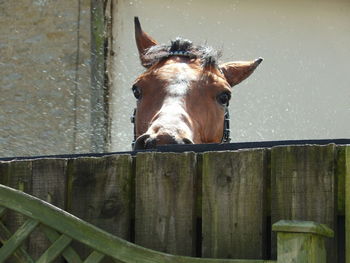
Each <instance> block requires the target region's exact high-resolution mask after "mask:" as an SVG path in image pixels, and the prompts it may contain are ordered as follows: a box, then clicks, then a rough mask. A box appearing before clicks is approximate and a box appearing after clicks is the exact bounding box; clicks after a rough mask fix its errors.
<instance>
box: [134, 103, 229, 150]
mask: <svg viewBox="0 0 350 263" xmlns="http://www.w3.org/2000/svg"><path fill="white" fill-rule="evenodd" d="M135 117H136V108H135V109H134V111H133V114H132V116H131V117H130V121H131V123H132V124H134V139H133V141H132V143H131V147H132V149H134V146H135V142H136V139H137V137H136V125H135ZM230 133H231V130H230V112H229V110H228V107H227V106H226V107H225V115H224V130H223V133H222V139H221V143H229V142H230V141H231V138H230Z"/></svg>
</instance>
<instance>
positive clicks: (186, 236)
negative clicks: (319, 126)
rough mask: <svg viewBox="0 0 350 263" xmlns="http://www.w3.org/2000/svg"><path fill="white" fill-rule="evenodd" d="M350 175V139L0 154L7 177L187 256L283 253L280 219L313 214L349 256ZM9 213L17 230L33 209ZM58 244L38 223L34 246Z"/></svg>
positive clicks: (139, 239) (82, 250)
mask: <svg viewBox="0 0 350 263" xmlns="http://www.w3.org/2000/svg"><path fill="white" fill-rule="evenodd" d="M349 176H350V146H342V145H335V144H330V145H325V146H317V145H300V146H297V145H296V146H279V147H272V148H264V149H249V150H239V151H227V152H206V153H201V154H196V153H193V152H187V153H157V152H149V153H139V154H137V155H136V157H134V156H131V155H128V154H118V155H111V156H106V157H98V158H92V157H83V158H71V159H64V158H58V159H55V158H49V159H36V160H22V161H7V162H1V163H0V183H1V184H4V185H8V186H10V187H12V188H16V189H20V190H21V191H24V192H26V193H29V194H31V195H34V196H36V197H39V198H40V199H43V200H46V201H48V202H50V203H51V204H53V205H55V206H57V207H60V208H63V209H65V210H67V211H68V212H69V213H71V214H73V215H76V216H78V217H79V218H81V219H83V220H85V221H87V222H90V223H92V224H93V225H96V226H98V227H100V228H102V229H104V230H106V231H107V232H109V233H111V234H113V235H116V236H119V237H121V238H123V239H125V240H128V241H131V242H134V243H136V244H138V245H140V246H142V247H146V248H151V249H154V250H158V251H161V252H166V253H170V254H177V255H184V256H201V257H206V258H239V259H271V258H272V259H274V258H275V257H276V253H277V251H276V248H277V244H276V235H275V233H274V232H272V231H271V229H272V227H271V226H272V224H274V223H276V222H277V221H279V220H281V219H284V220H311V221H315V222H318V223H322V224H326V225H327V226H329V227H330V228H331V229H333V230H334V232H335V237H334V238H333V239H329V240H328V241H327V242H326V248H327V257H328V261H327V262H329V263H330V262H345V261H344V257H345V253H346V254H347V255H350V248H348V247H345V237H346V238H347V239H348V238H349V236H350V231H349V229H350V220H349V218H350V216H347V217H346V214H347V213H349V211H350V207H349V206H350V195H349V194H350V189H349V190H348V191H345V189H346V188H349V187H350V182H349V181H350V180H346V178H350V177H349ZM346 207H349V208H348V209H346ZM4 221H5V225H6V226H7V228H8V229H9V230H10V231H12V232H14V231H15V229H16V228H17V227H18V226H19V225H22V224H23V222H24V217H23V216H22V215H18V214H9V215H7V217H6V218H5V220H4ZM346 230H347V231H346ZM348 232H349V233H348ZM49 244H50V242H49V240H47V238H46V237H45V236H44V235H43V234H42V233H40V232H37V233H36V232H35V231H34V232H33V233H32V235H31V236H30V239H29V240H28V242H27V243H26V244H25V246H26V247H27V250H28V251H29V254H30V255H31V256H32V257H33V258H38V257H39V256H40V255H41V254H42V253H43V251H45V250H46V249H47V247H48V246H49ZM346 246H349V242H347V243H346ZM74 248H75V250H76V251H78V253H79V254H80V255H81V256H83V257H85V256H87V255H88V254H90V250H89V249H88V248H87V247H86V246H83V245H81V244H75V245H74ZM349 260H350V257H349V256H347V262H350V261H349Z"/></svg>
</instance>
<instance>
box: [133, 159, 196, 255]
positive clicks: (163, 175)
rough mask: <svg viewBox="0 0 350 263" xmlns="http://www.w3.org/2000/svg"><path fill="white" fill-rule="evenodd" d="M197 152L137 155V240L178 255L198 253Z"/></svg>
mask: <svg viewBox="0 0 350 263" xmlns="http://www.w3.org/2000/svg"><path fill="white" fill-rule="evenodd" d="M195 177H196V155H195V154H194V153H182V154H175V153H140V154H138V155H137V157H136V182H135V189H136V190H135V191H136V194H135V195H136V201H135V203H136V204H135V207H136V208H135V242H136V244H139V245H141V246H144V247H147V248H151V249H154V250H158V251H162V252H167V253H171V254H177V255H187V256H191V255H194V253H195V243H194V242H195V215H194V211H195Z"/></svg>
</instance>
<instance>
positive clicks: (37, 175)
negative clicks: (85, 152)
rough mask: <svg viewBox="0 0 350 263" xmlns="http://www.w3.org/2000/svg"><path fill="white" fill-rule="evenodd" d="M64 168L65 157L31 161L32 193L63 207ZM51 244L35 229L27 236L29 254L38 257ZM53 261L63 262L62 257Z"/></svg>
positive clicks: (64, 193)
mask: <svg viewBox="0 0 350 263" xmlns="http://www.w3.org/2000/svg"><path fill="white" fill-rule="evenodd" d="M66 168H67V160H65V159H39V160H34V161H32V195H33V196H35V197H38V198H40V199H42V200H44V201H46V202H48V203H50V204H53V205H54V206H57V207H59V208H61V209H65V204H66V186H67V178H66ZM50 245H51V242H50V241H49V240H48V239H47V238H46V236H45V234H44V233H43V232H42V231H40V229H36V230H35V231H33V233H32V234H31V235H30V238H29V247H28V251H29V254H30V255H31V256H32V257H33V258H34V259H38V258H39V257H40V255H41V254H42V253H43V252H44V251H45V250H46V249H47V248H48V247H49V246H50ZM55 262H63V259H62V258H59V259H57V260H55Z"/></svg>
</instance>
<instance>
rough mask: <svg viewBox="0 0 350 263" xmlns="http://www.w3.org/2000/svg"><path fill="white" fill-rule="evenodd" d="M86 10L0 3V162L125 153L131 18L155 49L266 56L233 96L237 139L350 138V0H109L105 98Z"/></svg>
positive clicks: (135, 65)
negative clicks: (176, 44) (179, 40)
mask: <svg viewBox="0 0 350 263" xmlns="http://www.w3.org/2000/svg"><path fill="white" fill-rule="evenodd" d="M91 3H101V2H99V1H97V0H92V1H89V0H74V1H72V0H60V1H57V0H17V1H0V36H1V37H0V72H1V73H0V157H5V156H23V155H46V154H62V153H82V152H93V151H101V149H103V148H104V147H105V145H102V144H104V143H105V141H104V138H109V149H108V150H110V151H124V150H130V148H131V147H130V144H131V141H132V137H133V128H132V124H131V123H130V115H131V114H132V111H133V107H134V106H135V100H134V98H133V96H132V93H131V91H130V88H131V85H132V83H133V80H134V79H135V78H136V76H137V75H138V74H140V73H141V72H142V71H143V70H144V69H143V68H142V67H141V66H140V64H139V60H138V56H137V53H136V46H135V42H134V29H133V17H134V16H135V15H137V16H139V17H140V20H141V22H142V25H143V28H144V29H145V30H146V31H147V32H149V33H150V34H151V35H152V36H154V38H156V39H157V40H158V41H159V42H160V43H169V41H170V40H171V39H174V38H175V37H176V36H183V37H186V38H189V39H191V40H193V41H194V42H195V43H199V44H203V43H208V44H209V45H212V46H214V47H216V48H219V49H222V50H223V57H222V61H223V62H225V61H230V60H249V59H254V58H257V57H259V56H262V57H264V58H265V61H264V62H263V64H261V66H260V67H259V68H258V69H257V71H256V72H255V73H254V74H253V75H252V76H251V77H250V78H249V79H248V80H246V81H245V82H243V83H242V84H240V85H239V86H238V87H236V88H235V89H234V91H233V98H232V103H231V116H232V117H231V119H232V139H233V141H234V142H239V141H261V140H283V139H317V138H341V137H347V138H350V122H349V116H350V103H349V99H350V89H349V83H350V74H349V66H348V61H350V49H349V48H348V47H349V46H350V16H349V14H350V1H349V0H334V1H321V0H304V1H301V0H297V1H286V0H285V1H277V0H266V1H258V0H246V1H238V0H218V1H209V0H202V1H199V0H197V1H194V0H177V1H172V0H152V1H151V0H149V1H146V0H136V1H135V0H128V1H125V0H105V1H103V2H102V3H103V4H104V5H106V10H107V11H108V14H106V16H107V18H108V19H109V17H111V19H112V23H111V24H109V23H107V27H106V28H107V32H111V35H109V37H108V43H109V44H110V45H112V50H110V52H109V53H108V56H109V59H108V61H107V66H108V68H107V69H108V75H109V77H110V79H109V81H111V83H112V85H111V90H110V91H109V97H107V96H106V93H104V92H105V91H104V90H96V89H95V85H96V84H97V85H100V86H101V85H102V86H103V84H101V83H98V82H99V81H100V80H95V79H94V81H95V82H97V83H91V64H93V61H91V48H94V47H93V45H91V43H92V42H93V41H95V40H91V8H90V5H91ZM100 5H101V4H100ZM96 18H97V20H98V17H96ZM101 19H103V17H101ZM108 19H107V20H108ZM95 27H96V29H98V28H100V27H101V25H98V26H96V25H94V26H93V28H95ZM94 43H95V42H94ZM95 44H96V43H95ZM102 46H103V44H102ZM99 47H101V43H99ZM99 65H100V66H101V63H100V64H99ZM102 66H103V65H102ZM102 69H103V68H102ZM92 71H93V73H94V74H97V75H98V74H100V73H101V72H102V73H101V74H103V71H101V72H100V68H98V67H97V68H94V70H92ZM100 77H101V76H100ZM100 79H102V80H103V76H102V77H101V78H100ZM100 82H101V81H100ZM91 94H92V95H91ZM107 95H108V94H107ZM97 96H98V97H97ZM105 101H108V103H107V104H106V105H105V104H104V103H105ZM101 104H104V105H101ZM94 109H97V112H96V114H95V115H94V111H95V110H94ZM103 109H109V111H108V113H107V114H108V115H109V120H110V123H109V134H106V133H105V130H104V129H105V123H104V122H105V119H104V118H105V116H104V115H105V114H104V113H103V112H101V110H103ZM96 138H97V139H96ZM94 144H95V145H94Z"/></svg>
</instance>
